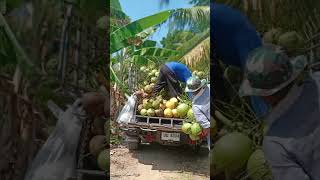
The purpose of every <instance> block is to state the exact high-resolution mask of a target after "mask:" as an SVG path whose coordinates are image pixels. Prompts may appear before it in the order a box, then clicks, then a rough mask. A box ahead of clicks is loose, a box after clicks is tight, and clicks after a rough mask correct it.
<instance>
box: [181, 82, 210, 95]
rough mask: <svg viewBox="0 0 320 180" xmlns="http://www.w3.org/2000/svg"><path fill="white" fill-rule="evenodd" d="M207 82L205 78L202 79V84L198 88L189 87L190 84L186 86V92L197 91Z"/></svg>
mask: <svg viewBox="0 0 320 180" xmlns="http://www.w3.org/2000/svg"><path fill="white" fill-rule="evenodd" d="M206 84H207V81H206V80H205V79H203V80H201V84H200V86H199V87H198V88H196V89H189V88H188V86H187V87H186V88H185V92H187V93H189V92H196V91H198V90H199V89H201V88H202V87H203V86H205V85H206Z"/></svg>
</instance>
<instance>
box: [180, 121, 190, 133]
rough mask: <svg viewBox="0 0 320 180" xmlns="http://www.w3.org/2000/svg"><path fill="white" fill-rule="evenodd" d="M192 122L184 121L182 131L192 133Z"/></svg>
mask: <svg viewBox="0 0 320 180" xmlns="http://www.w3.org/2000/svg"><path fill="white" fill-rule="evenodd" d="M191 126H192V124H191V123H183V125H182V127H181V130H182V132H184V133H186V134H190V133H191Z"/></svg>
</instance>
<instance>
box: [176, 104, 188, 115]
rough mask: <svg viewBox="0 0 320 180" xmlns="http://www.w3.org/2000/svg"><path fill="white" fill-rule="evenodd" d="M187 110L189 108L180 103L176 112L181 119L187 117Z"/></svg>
mask: <svg viewBox="0 0 320 180" xmlns="http://www.w3.org/2000/svg"><path fill="white" fill-rule="evenodd" d="M189 109H190V107H189V106H188V105H187V104H185V103H182V104H180V105H179V106H178V107H177V112H178V114H179V116H180V117H181V118H185V117H186V116H187V113H188V111H189Z"/></svg>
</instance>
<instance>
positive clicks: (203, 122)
mask: <svg viewBox="0 0 320 180" xmlns="http://www.w3.org/2000/svg"><path fill="white" fill-rule="evenodd" d="M192 111H193V114H194V117H195V118H196V121H197V122H198V123H199V124H200V126H201V127H202V128H203V129H207V128H210V121H209V119H208V118H207V116H206V115H205V114H203V112H202V111H201V110H200V109H199V107H195V106H192Z"/></svg>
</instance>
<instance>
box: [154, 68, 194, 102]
mask: <svg viewBox="0 0 320 180" xmlns="http://www.w3.org/2000/svg"><path fill="white" fill-rule="evenodd" d="M191 76H192V73H191V71H190V70H189V68H188V67H187V66H186V65H184V64H181V63H178V62H168V63H166V64H165V65H163V66H162V67H161V68H160V73H159V77H158V81H157V84H156V85H155V87H154V89H153V94H156V93H158V92H160V91H161V90H162V89H163V88H166V90H167V92H168V95H169V96H170V97H177V96H179V95H181V94H182V92H183V91H182V89H181V87H180V82H183V83H186V82H187V80H188V78H189V77H191Z"/></svg>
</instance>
